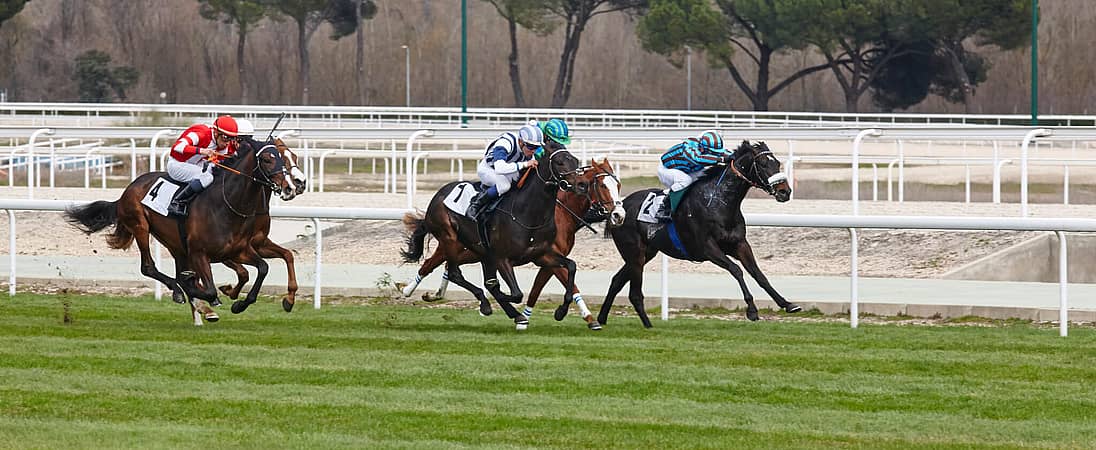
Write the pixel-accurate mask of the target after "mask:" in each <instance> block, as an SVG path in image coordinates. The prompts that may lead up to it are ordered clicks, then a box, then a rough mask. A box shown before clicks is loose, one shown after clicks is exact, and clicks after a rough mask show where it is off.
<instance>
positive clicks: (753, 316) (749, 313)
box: [746, 309, 758, 322]
mask: <svg viewBox="0 0 1096 450" xmlns="http://www.w3.org/2000/svg"><path fill="white" fill-rule="evenodd" d="M746 318H747V319H750V322H756V321H757V319H758V317H757V310H756V309H747V310H746Z"/></svg>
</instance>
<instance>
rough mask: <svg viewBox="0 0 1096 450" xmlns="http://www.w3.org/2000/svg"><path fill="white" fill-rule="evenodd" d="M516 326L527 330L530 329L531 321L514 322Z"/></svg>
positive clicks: (521, 329) (519, 329) (518, 328)
mask: <svg viewBox="0 0 1096 450" xmlns="http://www.w3.org/2000/svg"><path fill="white" fill-rule="evenodd" d="M514 328H515V329H517V330H518V331H525V330H527V329H529V322H525V323H518V324H514Z"/></svg>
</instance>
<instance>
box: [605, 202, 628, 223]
mask: <svg viewBox="0 0 1096 450" xmlns="http://www.w3.org/2000/svg"><path fill="white" fill-rule="evenodd" d="M626 214H627V212H626V211H625V210H624V207H623V206H620V205H617V207H616V208H613V212H612V213H610V214H609V224H610V225H612V226H614V227H618V226H620V225H621V224H623V223H624V217H625V216H626Z"/></svg>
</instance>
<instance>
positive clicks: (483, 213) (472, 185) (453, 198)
mask: <svg viewBox="0 0 1096 450" xmlns="http://www.w3.org/2000/svg"><path fill="white" fill-rule="evenodd" d="M483 191H484V187H483V184H482V183H480V182H478V181H477V182H468V181H466V182H462V183H458V184H457V185H456V186H453V190H451V191H449V195H446V196H445V200H443V201H442V204H444V205H445V207H446V208H449V210H450V211H453V212H455V213H457V214H460V215H462V216H464V217H467V218H469V219H472V217H471V216H469V215H468V207H469V205H471V203H472V199H473V198H475V197H476V196H477V195H481V194H482V193H483ZM501 200H502V196H499V197H498V198H496V199H495V200H493V201H492V202H491V203H488V204H486V205H484V206H483V208H482V209H481V210H480V212H479V214H478V215H477V217H476V218H475V219H474V220H475V221H476V228H477V230H478V231H479V236H480V241H481V242H482V243H483V245H484V247H489V246H490V242H489V239H488V233H487V231H488V230H487V223H488V219H489V218H490V217H491V213H492V212H494V210H495V207H497V206H498V204H499V201H501Z"/></svg>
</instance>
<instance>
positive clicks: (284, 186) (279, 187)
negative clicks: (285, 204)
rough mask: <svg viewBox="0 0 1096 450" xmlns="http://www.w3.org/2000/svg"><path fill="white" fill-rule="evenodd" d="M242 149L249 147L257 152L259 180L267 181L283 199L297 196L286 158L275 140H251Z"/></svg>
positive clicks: (256, 177)
mask: <svg viewBox="0 0 1096 450" xmlns="http://www.w3.org/2000/svg"><path fill="white" fill-rule="evenodd" d="M241 149H248V150H249V151H253V152H254V153H255V174H253V176H254V178H255V179H256V180H258V181H259V182H265V183H267V185H268V186H269V187H270V190H271V191H272V192H274V193H275V194H278V195H279V196H280V197H281V198H282V200H292V199H293V197H296V196H297V191H296V186H294V185H293V179H292V177H290V176H289V171H288V170H287V169H286V164H285V160H284V159H282V155H281V153H279V152H278V148H277V146H276V145H275V144H274V141H267V142H258V141H251V142H250V143H249V145H246V146H242V148H241Z"/></svg>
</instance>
